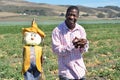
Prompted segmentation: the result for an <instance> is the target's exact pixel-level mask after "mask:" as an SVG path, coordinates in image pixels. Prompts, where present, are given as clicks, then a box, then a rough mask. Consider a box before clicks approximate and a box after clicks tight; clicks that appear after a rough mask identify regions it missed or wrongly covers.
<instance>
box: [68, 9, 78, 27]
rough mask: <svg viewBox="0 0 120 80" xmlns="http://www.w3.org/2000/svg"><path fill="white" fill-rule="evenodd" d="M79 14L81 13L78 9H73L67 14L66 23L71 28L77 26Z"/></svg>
mask: <svg viewBox="0 0 120 80" xmlns="http://www.w3.org/2000/svg"><path fill="white" fill-rule="evenodd" d="M78 16H79V14H78V11H77V10H76V9H72V10H70V11H69V12H68V13H67V14H66V23H67V26H68V27H69V28H70V29H71V28H74V27H75V23H76V21H77V19H78Z"/></svg>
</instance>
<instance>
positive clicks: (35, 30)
mask: <svg viewBox="0 0 120 80" xmlns="http://www.w3.org/2000/svg"><path fill="white" fill-rule="evenodd" d="M22 30H23V34H24V33H25V32H35V33H38V34H39V35H40V36H41V37H42V38H44V37H45V36H46V35H45V33H44V32H43V31H42V30H40V29H39V28H38V26H37V23H36V22H35V19H33V21H32V25H31V27H30V28H23V29H22Z"/></svg>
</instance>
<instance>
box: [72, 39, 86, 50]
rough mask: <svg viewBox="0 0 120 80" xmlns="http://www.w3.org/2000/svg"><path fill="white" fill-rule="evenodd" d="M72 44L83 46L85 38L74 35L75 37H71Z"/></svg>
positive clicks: (76, 46)
mask: <svg viewBox="0 0 120 80" xmlns="http://www.w3.org/2000/svg"><path fill="white" fill-rule="evenodd" d="M72 42H73V45H74V46H75V48H78V47H79V48H84V45H85V44H86V43H87V40H86V39H79V38H77V37H75V39H73V41H72Z"/></svg>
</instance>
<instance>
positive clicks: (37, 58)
mask: <svg viewBox="0 0 120 80" xmlns="http://www.w3.org/2000/svg"><path fill="white" fill-rule="evenodd" d="M41 58H42V47H40V46H24V48H23V60H24V61H23V70H22V72H23V73H24V77H25V79H26V80H39V78H40V72H41V71H42V67H41Z"/></svg>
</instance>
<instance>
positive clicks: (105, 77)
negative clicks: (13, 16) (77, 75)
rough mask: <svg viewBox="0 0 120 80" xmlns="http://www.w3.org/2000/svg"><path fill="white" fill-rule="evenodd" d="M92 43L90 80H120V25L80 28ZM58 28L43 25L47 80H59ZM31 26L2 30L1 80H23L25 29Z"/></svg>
mask: <svg viewBox="0 0 120 80" xmlns="http://www.w3.org/2000/svg"><path fill="white" fill-rule="evenodd" d="M81 25H82V26H84V28H85V30H86V32H87V38H88V40H89V41H90V48H89V52H87V53H85V54H84V55H83V57H84V61H85V65H86V67H87V79H88V80H119V77H118V76H119V74H120V43H119V42H120V27H119V25H120V24H110V23H109V24H107V23H106V24H81ZM56 26H57V25H40V28H41V29H42V30H43V31H45V33H46V35H47V36H46V38H45V41H44V45H41V46H43V52H44V55H45V56H46V57H47V58H46V60H45V61H44V65H43V67H44V73H45V76H46V80H58V70H57V69H58V66H57V57H56V56H55V55H54V54H53V53H52V50H51V33H52V30H53V28H54V27H56ZM23 27H28V26H23V25H22V26H4V27H2V26H0V80H23V76H22V75H21V67H22V48H23V45H24V44H22V30H21V29H22V28H23Z"/></svg>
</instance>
